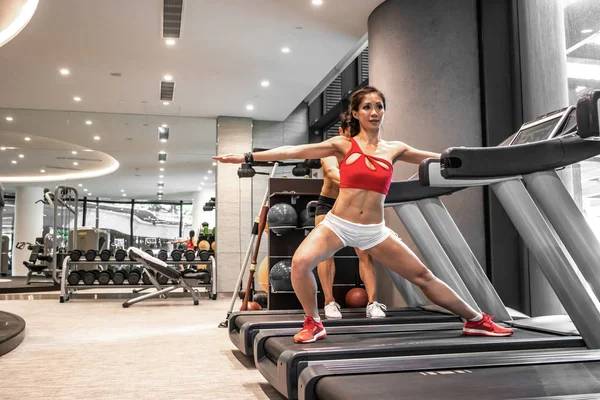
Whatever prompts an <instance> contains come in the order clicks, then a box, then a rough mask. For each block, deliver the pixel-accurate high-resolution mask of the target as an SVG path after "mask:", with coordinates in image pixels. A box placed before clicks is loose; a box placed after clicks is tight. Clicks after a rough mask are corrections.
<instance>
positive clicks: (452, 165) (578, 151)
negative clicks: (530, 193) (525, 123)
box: [441, 134, 600, 179]
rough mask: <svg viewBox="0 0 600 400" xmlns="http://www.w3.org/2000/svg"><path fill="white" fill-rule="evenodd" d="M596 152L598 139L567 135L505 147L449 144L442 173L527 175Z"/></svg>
mask: <svg viewBox="0 0 600 400" xmlns="http://www.w3.org/2000/svg"><path fill="white" fill-rule="evenodd" d="M597 154H600V142H598V141H595V140H585V139H582V138H580V137H579V136H578V135H576V134H570V135H567V136H563V137H558V138H555V139H549V140H544V141H541V142H535V143H527V144H519V145H515V146H507V147H451V148H449V149H446V150H445V151H444V152H443V153H442V157H441V164H442V170H441V173H442V176H443V177H444V178H446V179H457V178H494V177H509V176H514V175H527V174H532V173H534V172H540V171H548V170H552V169H556V168H561V167H565V166H567V165H571V164H575V163H577V162H579V161H583V160H586V159H588V158H590V157H593V156H595V155H597Z"/></svg>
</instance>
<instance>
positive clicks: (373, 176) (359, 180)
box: [340, 138, 394, 194]
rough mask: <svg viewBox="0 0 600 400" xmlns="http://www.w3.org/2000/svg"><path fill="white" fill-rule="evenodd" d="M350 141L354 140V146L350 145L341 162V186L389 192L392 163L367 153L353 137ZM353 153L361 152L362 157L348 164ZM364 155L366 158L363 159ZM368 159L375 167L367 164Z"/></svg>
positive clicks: (383, 192) (392, 169)
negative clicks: (385, 166)
mask: <svg viewBox="0 0 600 400" xmlns="http://www.w3.org/2000/svg"><path fill="white" fill-rule="evenodd" d="M350 141H351V142H352V147H350V150H349V151H348V153H346V157H344V159H343V160H342V162H341V163H340V188H350V189H366V190H372V191H374V192H378V193H382V194H388V191H389V190H390V184H391V183H392V172H393V171H394V167H393V166H392V163H390V162H389V161H388V160H384V159H383V158H379V157H375V156H371V155H368V154H365V153H364V152H363V151H362V150H361V148H360V146H359V145H358V143H356V141H355V140H354V138H351V139H350ZM352 154H360V155H361V156H362V157H361V156H359V157H358V158H357V159H356V160H355V161H353V162H352V163H350V164H347V163H346V160H347V159H348V157H349V156H351V155H352ZM363 157H364V159H363V160H361V158H363ZM367 159H368V160H369V161H370V162H371V164H373V166H374V168H375V169H371V168H369V166H367V161H366V160H367ZM380 162H381V163H383V164H385V165H387V166H388V167H389V168H384V167H383V166H381V165H380V164H379V163H380Z"/></svg>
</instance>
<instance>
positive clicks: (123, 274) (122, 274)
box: [112, 269, 128, 285]
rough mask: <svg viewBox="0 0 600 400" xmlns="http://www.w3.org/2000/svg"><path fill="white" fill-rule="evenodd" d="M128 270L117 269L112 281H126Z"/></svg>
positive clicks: (117, 282) (117, 283)
mask: <svg viewBox="0 0 600 400" xmlns="http://www.w3.org/2000/svg"><path fill="white" fill-rule="evenodd" d="M127 275H128V274H127V271H126V270H124V269H120V270H117V271H115V274H114V275H113V278H112V281H113V283H114V284H115V285H122V284H123V282H125V279H127Z"/></svg>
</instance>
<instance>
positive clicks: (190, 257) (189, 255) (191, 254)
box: [185, 250, 196, 261]
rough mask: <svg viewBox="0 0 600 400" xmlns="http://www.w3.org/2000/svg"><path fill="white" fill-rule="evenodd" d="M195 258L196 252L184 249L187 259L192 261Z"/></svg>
mask: <svg viewBox="0 0 600 400" xmlns="http://www.w3.org/2000/svg"><path fill="white" fill-rule="evenodd" d="M195 258H196V253H194V250H186V251H185V259H186V260H187V261H194V259H195Z"/></svg>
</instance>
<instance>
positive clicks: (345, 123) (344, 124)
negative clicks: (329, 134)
mask: <svg viewBox="0 0 600 400" xmlns="http://www.w3.org/2000/svg"><path fill="white" fill-rule="evenodd" d="M351 119H352V114H350V113H349V112H348V111H344V112H343V113H341V114H340V122H341V124H340V128H342V132H344V131H346V129H348V128H349V127H350V120H351Z"/></svg>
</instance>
